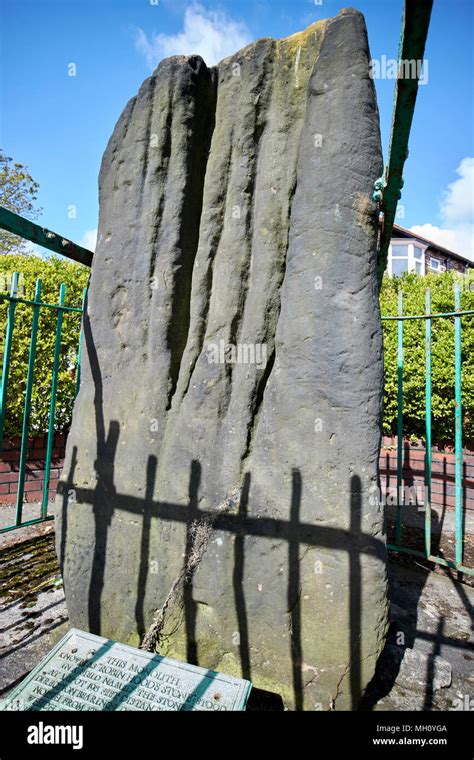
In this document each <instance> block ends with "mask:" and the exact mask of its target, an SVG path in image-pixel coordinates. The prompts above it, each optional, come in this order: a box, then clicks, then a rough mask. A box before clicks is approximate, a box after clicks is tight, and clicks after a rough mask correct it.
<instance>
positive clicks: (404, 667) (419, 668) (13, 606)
mask: <svg viewBox="0 0 474 760" xmlns="http://www.w3.org/2000/svg"><path fill="white" fill-rule="evenodd" d="M26 530H28V531H29V534H27V535H26V536H25V533H24V531H23V530H21V531H13V532H12V533H11V534H4V536H3V538H4V542H3V545H2V547H0V561H1V564H2V570H1V573H2V592H1V599H0V601H1V607H0V612H1V618H0V620H1V622H0V632H1V633H2V647H1V648H0V697H4V696H5V695H6V694H7V693H8V691H10V689H11V688H13V687H14V686H15V685H16V684H17V683H18V682H19V681H21V680H22V679H23V678H24V677H25V676H26V675H27V674H28V673H29V671H30V670H31V669H32V668H33V667H34V666H35V665H36V664H37V663H38V662H39V661H40V660H41V659H42V658H43V657H44V656H45V655H46V653H47V652H48V651H49V650H50V649H51V647H52V646H53V645H54V644H55V643H56V642H57V641H58V640H59V639H60V638H61V637H62V636H63V635H64V634H65V633H66V631H67V629H68V626H69V622H68V615H67V609H66V604H65V600H64V593H63V588H62V581H61V577H60V574H59V567H58V564H57V560H56V555H55V551H54V533H53V523H46V524H44V525H41V526H35V527H34V529H26ZM32 532H34V533H35V535H34V536H33V537H32V535H31V533H32ZM5 536H7V538H5ZM389 580H390V601H391V627H390V632H389V637H388V639H387V644H386V647H385V650H384V652H383V653H382V655H381V657H380V659H379V663H378V666H377V672H376V675H375V677H374V679H373V681H372V683H371V684H370V686H369V688H368V690H367V692H366V695H365V698H364V700H363V703H362V705H361V709H364V710H454V709H455V710H474V674H473V673H474V670H473V663H474V648H473V643H474V640H473V633H472V623H471V621H472V611H473V604H474V589H473V588H471V587H469V586H467V585H465V584H464V583H462V582H460V581H459V580H457V579H456V577H455V574H451V573H449V572H448V573H443V574H441V573H439V572H436V573H435V572H431V571H430V570H428V569H426V568H424V567H422V565H421V564H420V563H417V562H414V561H412V560H409V561H408V560H407V559H406V558H403V557H401V556H400V555H397V556H395V557H394V559H393V560H392V561H391V562H390V563H389Z"/></svg>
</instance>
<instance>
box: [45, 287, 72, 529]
mask: <svg viewBox="0 0 474 760" xmlns="http://www.w3.org/2000/svg"><path fill="white" fill-rule="evenodd" d="M65 296H66V285H65V284H64V283H62V284H61V286H60V288H59V301H58V306H63V305H64V300H65ZM63 316H64V312H63V311H62V310H61V309H58V313H57V317H56V342H55V345H54V360H53V372H52V377H51V399H50V403H49V422H48V439H47V443H46V462H45V469H44V480H43V501H42V504H41V517H42V518H43V519H44V518H45V517H46V514H47V512H48V491H49V481H50V471H51V454H52V450H53V439H54V415H55V412H56V393H57V388H58V371H59V354H60V350H61V332H62V326H63Z"/></svg>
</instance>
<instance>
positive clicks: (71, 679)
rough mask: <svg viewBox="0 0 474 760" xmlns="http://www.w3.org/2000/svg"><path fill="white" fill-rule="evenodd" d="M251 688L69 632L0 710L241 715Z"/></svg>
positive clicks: (236, 680)
mask: <svg viewBox="0 0 474 760" xmlns="http://www.w3.org/2000/svg"><path fill="white" fill-rule="evenodd" d="M251 688H252V684H251V683H250V681H245V680H243V679H241V678H233V677H232V676H226V675H224V674H223V673H216V672H214V671H212V670H206V669H205V668H201V667H197V666H195V665H188V664H187V663H185V662H178V661H177V660H171V659H168V658H167V657H161V656H159V655H154V654H150V653H148V652H144V651H142V650H141V649H135V648H134V647H130V646H126V645H125V644H119V643H118V642H116V641H111V640H110V639H104V638H102V637H101V636H95V635H93V634H92V633H86V632H85V631H79V630H76V629H74V628H72V629H71V630H70V631H69V632H68V633H67V634H66V635H65V636H64V637H63V638H62V639H61V641H59V643H58V644H57V645H56V646H55V647H54V648H53V649H52V650H51V652H49V654H48V655H47V656H46V657H45V658H44V660H42V662H40V664H39V665H38V666H37V667H36V668H35V669H34V670H32V672H31V673H30V674H29V675H28V676H27V677H26V678H25V680H24V681H22V683H21V684H19V686H17V687H16V688H15V689H14V690H13V691H12V692H11V693H10V694H9V695H8V697H7V698H6V699H5V700H3V703H2V705H1V709H2V710H73V711H84V710H86V711H89V710H105V711H117V710H133V711H138V712H146V711H157V710H168V711H173V710H174V711H190V710H201V711H209V712H219V711H229V710H231V711H235V710H245V705H246V703H247V699H248V696H249V693H250V689H251Z"/></svg>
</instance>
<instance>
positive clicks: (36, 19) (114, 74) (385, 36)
mask: <svg viewBox="0 0 474 760" xmlns="http://www.w3.org/2000/svg"><path fill="white" fill-rule="evenodd" d="M0 6H1V9H2V12H1V16H2V17H1V37H2V49H1V78H0V83H1V91H0V98H1V116H2V121H1V123H0V145H1V146H2V147H3V148H4V150H5V151H6V153H7V154H8V155H11V156H12V157H13V158H14V159H15V160H16V161H19V162H21V163H24V164H27V166H28V167H29V170H30V172H31V174H32V175H33V177H34V178H35V179H36V181H37V182H39V183H40V194H39V203H40V205H41V206H42V207H43V209H44V211H43V215H42V217H41V221H42V223H43V224H44V225H46V226H48V227H50V228H51V229H54V230H56V231H58V232H60V233H61V234H63V235H65V236H66V237H69V238H70V239H72V240H74V241H76V242H82V243H83V244H86V245H87V246H88V247H91V246H92V245H93V237H94V233H93V231H94V230H95V228H96V227H97V212H98V208H97V175H98V171H99V166H100V160H101V156H102V153H103V151H104V148H105V146H106V143H107V140H108V138H109V136H110V134H111V132H112V130H113V127H114V124H115V122H116V120H117V118H118V116H119V115H120V112H121V111H122V109H123V108H124V106H125V104H126V102H127V100H128V99H129V98H130V97H131V96H132V95H134V94H135V93H136V91H137V89H138V87H139V85H140V84H141V82H142V81H143V79H144V78H145V77H147V76H148V75H149V74H150V72H151V67H152V66H153V65H154V64H156V63H157V62H158V60H159V59H160V58H161V57H164V56H166V55H170V54H175V53H189V54H190V53H193V52H198V53H201V54H203V57H204V58H205V60H206V62H207V63H214V62H215V61H216V60H217V59H219V58H221V57H223V56H225V55H228V54H230V53H232V52H235V50H237V49H238V48H239V47H241V46H242V45H243V44H245V43H246V42H248V41H252V40H255V39H258V38H259V37H277V38H278V37H284V36H287V35H289V34H292V33H293V32H296V31H299V30H301V29H303V28H304V27H306V26H308V25H309V24H310V23H312V22H313V21H316V20H318V19H320V18H327V17H330V16H333V15H335V14H336V13H338V11H339V10H340V9H341V8H344V7H346V4H344V3H343V2H339V1H338V0H322V2H320V0H316V3H315V0H271V1H270V0H255V1H251V0H238V1H236V0H220V1H219V2H218V1H217V0H216V1H215V0H199V2H193V0H33V1H32V0H0ZM353 6H354V7H356V8H358V9H359V10H361V11H362V12H363V13H364V15H365V18H366V22H367V26H368V32H369V42H370V47H371V54H372V57H373V58H374V59H377V60H380V59H381V57H382V56H383V55H385V56H386V57H387V58H396V56H397V52H398V41H399V33H400V20H401V12H402V0H361V1H357V0H355V1H354V2H353ZM473 27H474V3H473V2H472V0H434V8H433V14H432V21H431V27H430V32H429V37H428V43H427V49H426V53H425V57H426V58H427V60H428V69H427V73H428V76H427V80H428V81H427V83H426V84H425V85H423V86H421V87H420V89H419V95H418V101H417V108H416V112H415V119H414V124H413V128H412V134H411V140H410V157H409V160H408V162H407V164H406V168H405V188H404V191H403V197H402V209H401V211H402V214H403V216H399V218H398V221H399V223H400V224H402V225H403V226H406V227H412V226H415V227H416V228H417V229H418V231H419V232H422V233H423V234H425V235H426V236H427V237H432V238H434V239H437V240H438V242H440V243H443V244H444V245H447V246H448V247H452V248H454V249H455V250H458V251H460V252H461V253H464V254H465V255H468V256H470V257H472V258H474V256H473V254H472V236H473V229H474V226H473V206H474V201H473V195H474V187H473V179H474V158H473V157H474V128H473V123H474V122H473V110H474V96H473V91H474V88H473V68H474V67H473V32H474V29H473ZM214 59H215V60H214ZM71 63H72V64H75V67H76V76H69V73H70V72H71V68H70V67H69V65H70V64H71ZM393 87H394V81H393V79H377V80H376V88H377V97H378V102H379V109H380V115H381V128H382V139H383V147H384V157H385V158H386V156H387V148H388V139H389V129H390V119H391V112H392V100H393ZM72 207H74V208H72ZM74 214H75V216H74Z"/></svg>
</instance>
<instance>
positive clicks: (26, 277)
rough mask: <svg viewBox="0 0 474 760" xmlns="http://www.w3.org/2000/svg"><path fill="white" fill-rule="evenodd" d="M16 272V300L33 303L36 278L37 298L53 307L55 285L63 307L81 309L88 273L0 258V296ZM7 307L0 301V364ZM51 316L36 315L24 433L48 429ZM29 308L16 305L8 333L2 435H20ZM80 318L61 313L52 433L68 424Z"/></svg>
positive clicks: (62, 263)
mask: <svg viewBox="0 0 474 760" xmlns="http://www.w3.org/2000/svg"><path fill="white" fill-rule="evenodd" d="M15 271H17V272H19V273H20V288H19V293H18V295H19V296H21V297H22V298H28V299H33V297H34V291H35V283H36V278H37V277H39V278H41V281H42V293H41V299H42V301H43V302H45V303H57V302H58V297H59V286H60V284H61V283H65V285H66V300H65V304H66V306H79V307H80V306H81V302H82V296H83V290H84V288H85V287H86V286H87V282H88V279H89V273H90V269H89V268H88V267H84V266H81V265H80V264H75V263H73V262H69V261H67V260H64V259H59V258H58V257H51V258H49V259H44V258H41V257H39V256H23V255H14V254H10V255H3V256H0V292H2V293H5V292H8V291H9V289H10V282H11V274H12V272H15ZM7 314H8V302H7V301H5V300H3V299H1V301H0V352H1V354H2V360H3V350H4V344H5V332H6V324H7ZM56 314H57V312H56V311H55V310H53V309H46V308H42V309H41V310H40V318H39V329H38V340H37V352H36V363H35V376H34V384H33V393H32V408H31V417H30V434H31V435H41V434H43V433H45V432H46V431H47V429H48V415H49V402H50V391H51V373H52V367H53V356H54V344H55V337H56ZM32 315H33V309H32V307H31V306H28V305H26V304H17V307H16V312H15V329H14V333H13V342H12V352H11V362H10V375H9V380H8V396H7V412H6V418H5V427H4V435H5V436H10V437H13V436H17V435H20V434H21V426H22V420H23V406H24V399H25V389H26V372H27V366H28V354H29V347H30V335H31V322H32ZM79 331H80V315H79V314H77V313H75V312H65V313H64V318H63V326H62V341H61V360H60V367H59V375H58V393H57V402H56V417H55V429H56V430H57V431H60V430H64V428H67V427H68V426H69V423H70V421H71V414H72V406H73V402H74V392H75V367H76V362H77V349H78V345H79Z"/></svg>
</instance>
